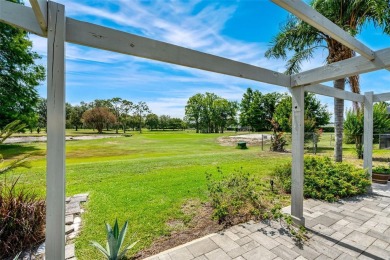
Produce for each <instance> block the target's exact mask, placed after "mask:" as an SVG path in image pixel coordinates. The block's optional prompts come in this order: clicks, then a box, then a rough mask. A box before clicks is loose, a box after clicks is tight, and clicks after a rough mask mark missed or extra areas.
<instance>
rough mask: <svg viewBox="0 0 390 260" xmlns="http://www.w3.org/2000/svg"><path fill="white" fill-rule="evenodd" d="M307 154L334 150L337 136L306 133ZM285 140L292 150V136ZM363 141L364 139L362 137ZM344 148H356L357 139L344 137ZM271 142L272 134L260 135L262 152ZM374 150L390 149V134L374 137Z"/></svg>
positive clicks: (259, 140) (286, 136)
mask: <svg viewBox="0 0 390 260" xmlns="http://www.w3.org/2000/svg"><path fill="white" fill-rule="evenodd" d="M304 137H305V152H306V153H313V154H317V153H323V152H326V151H329V152H330V150H333V149H334V146H335V135H334V133H321V134H318V133H305V135H304ZM284 138H285V139H286V140H287V150H289V148H291V134H290V133H284ZM361 139H362V141H363V137H361ZM343 141H344V144H343V146H344V147H348V145H349V147H351V148H354V147H355V141H356V138H355V137H354V136H348V135H344V137H343ZM270 142H271V135H270V134H264V135H262V134H258V142H257V144H259V146H260V149H261V150H262V151H264V150H265V151H266V150H269V145H270ZM373 142H374V148H375V149H390V134H388V133H386V134H374V136H373Z"/></svg>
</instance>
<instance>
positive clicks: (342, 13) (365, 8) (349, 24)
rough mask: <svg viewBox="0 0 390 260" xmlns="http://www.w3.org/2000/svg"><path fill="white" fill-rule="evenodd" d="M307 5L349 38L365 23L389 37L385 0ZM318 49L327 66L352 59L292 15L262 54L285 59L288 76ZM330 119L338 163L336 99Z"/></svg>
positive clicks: (341, 83)
mask: <svg viewBox="0 0 390 260" xmlns="http://www.w3.org/2000/svg"><path fill="white" fill-rule="evenodd" d="M310 5H311V6H312V7H313V9H315V10H316V11H318V12H319V13H321V14H323V15H324V16H325V17H326V18H328V19H329V20H330V21H332V22H334V23H335V24H336V25H338V26H339V27H340V28H342V29H343V30H344V31H346V32H348V33H349V34H351V35H352V36H356V35H357V34H359V33H360V32H361V30H362V29H363V28H365V27H367V26H366V25H367V24H373V25H374V26H375V27H379V28H382V29H383V31H384V32H385V33H387V34H390V22H389V21H390V5H389V1H388V0H357V1H340V0H312V1H310ZM318 48H319V49H324V50H325V51H327V52H328V55H327V57H326V62H327V63H328V64H331V63H333V62H338V61H341V60H345V59H349V58H351V57H353V56H355V52H354V51H353V50H351V49H349V48H347V47H345V46H344V45H343V44H341V43H339V42H337V41H336V40H335V39H333V38H332V37H329V36H328V35H327V34H325V33H323V32H321V31H319V30H317V29H316V28H314V27H312V26H310V25H309V24H307V23H306V22H304V21H302V20H300V19H299V18H297V17H296V16H294V15H290V16H289V17H288V20H287V22H286V23H285V25H283V26H282V28H281V30H280V32H279V33H278V34H277V35H276V36H275V37H274V38H273V40H272V42H271V47H270V48H269V49H268V50H267V51H266V53H265V56H266V57H268V58H271V57H272V58H282V59H284V60H287V63H286V69H287V70H286V73H287V74H289V75H292V74H295V73H298V72H300V70H301V65H302V62H304V61H309V60H311V59H312V58H313V56H314V54H315V50H316V49H318ZM290 54H291V55H290ZM345 82H346V79H338V80H335V81H334V87H335V88H338V89H344V88H345ZM348 83H349V85H350V87H351V89H352V91H353V92H354V93H359V92H360V87H359V79H358V77H357V76H351V77H349V78H348ZM334 117H335V123H336V124H335V126H336V131H335V133H336V135H337V137H336V147H335V154H334V156H335V159H336V160H338V161H341V160H342V137H343V136H342V133H343V127H342V123H343V122H344V118H343V117H344V103H343V102H342V101H341V100H340V99H336V100H335V110H334ZM317 123H318V122H317ZM319 125H321V124H319ZM283 129H284V128H283ZM340 140H341V142H340Z"/></svg>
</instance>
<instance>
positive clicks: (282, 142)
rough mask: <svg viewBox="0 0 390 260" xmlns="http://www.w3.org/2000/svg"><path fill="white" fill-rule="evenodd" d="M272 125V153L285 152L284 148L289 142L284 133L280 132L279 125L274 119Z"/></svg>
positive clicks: (271, 121)
mask: <svg viewBox="0 0 390 260" xmlns="http://www.w3.org/2000/svg"><path fill="white" fill-rule="evenodd" d="M270 123H271V125H272V136H271V146H270V151H273V152H285V151H286V150H285V148H284V147H285V146H286V145H287V140H286V137H285V135H284V133H283V132H281V131H280V129H279V124H278V123H277V122H276V121H275V120H274V119H271V120H270Z"/></svg>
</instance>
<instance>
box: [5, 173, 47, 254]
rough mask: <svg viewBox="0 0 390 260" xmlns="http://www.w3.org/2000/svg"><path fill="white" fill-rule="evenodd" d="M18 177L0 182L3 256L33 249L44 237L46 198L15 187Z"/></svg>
mask: <svg viewBox="0 0 390 260" xmlns="http://www.w3.org/2000/svg"><path fill="white" fill-rule="evenodd" d="M17 181H18V180H16V181H14V182H13V183H12V185H10V186H8V185H5V184H0V259H5V258H9V257H12V256H15V255H16V254H17V253H18V252H20V251H23V250H30V249H32V248H34V247H35V246H37V245H39V244H40V243H42V242H43V241H44V240H45V201H44V200H39V199H38V198H37V196H36V195H35V194H33V193H29V192H26V191H25V190H18V191H17V190H16V189H15V186H16V183H17Z"/></svg>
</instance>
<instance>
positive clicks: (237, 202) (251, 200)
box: [206, 168, 268, 225]
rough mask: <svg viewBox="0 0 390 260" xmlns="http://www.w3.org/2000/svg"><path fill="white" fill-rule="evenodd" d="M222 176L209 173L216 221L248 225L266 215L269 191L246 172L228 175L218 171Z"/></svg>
mask: <svg viewBox="0 0 390 260" xmlns="http://www.w3.org/2000/svg"><path fill="white" fill-rule="evenodd" d="M218 173H219V176H213V175H212V174H211V173H207V172H206V179H207V181H208V184H207V188H208V191H209V195H210V198H211V204H212V206H213V208H214V213H213V217H214V218H215V219H217V220H218V221H219V223H225V224H226V225H232V224H236V223H239V222H242V221H247V220H249V219H251V218H252V217H253V216H259V215H260V214H262V213H264V211H265V209H266V207H267V204H268V203H267V201H266V200H265V199H264V197H265V196H264V195H265V190H266V187H265V185H264V184H263V183H261V182H259V181H258V180H256V179H255V178H254V177H253V176H250V175H249V173H244V172H243V171H242V169H240V170H236V171H234V172H233V173H232V174H229V175H225V174H224V173H223V172H222V170H221V169H220V168H218Z"/></svg>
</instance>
